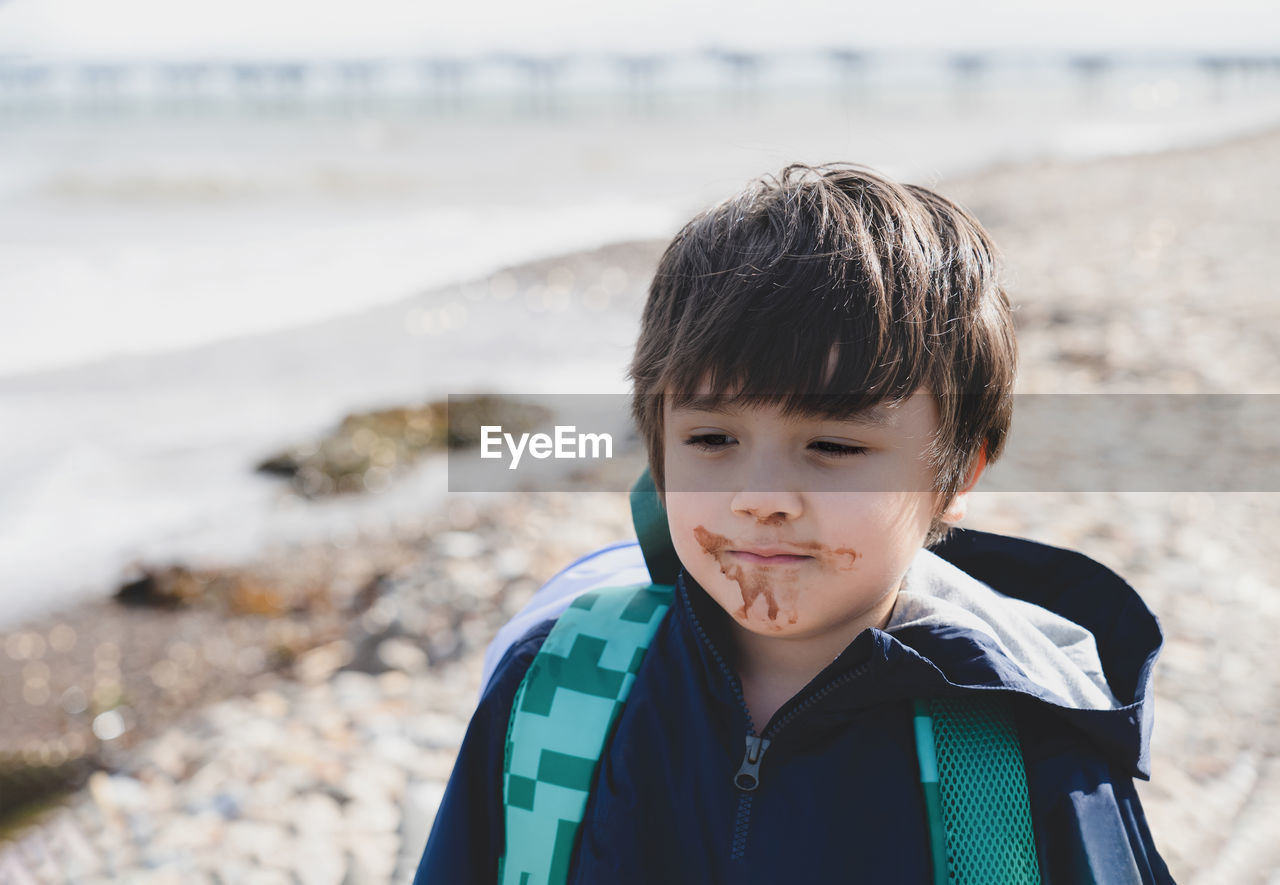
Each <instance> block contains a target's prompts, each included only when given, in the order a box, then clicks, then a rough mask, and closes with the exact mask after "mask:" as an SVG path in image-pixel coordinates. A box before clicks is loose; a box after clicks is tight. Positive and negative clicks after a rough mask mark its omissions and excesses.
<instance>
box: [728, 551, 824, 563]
mask: <svg viewBox="0 0 1280 885" xmlns="http://www.w3.org/2000/svg"><path fill="white" fill-rule="evenodd" d="M729 555H730V556H732V557H734V558H735V559H737V560H739V561H740V562H743V563H749V564H751V565H799V564H800V563H802V562H806V561H807V560H810V559H813V557H812V556H806V555H804V554H800V553H787V552H785V551H783V550H775V549H770V548H752V549H750V550H730V551H729Z"/></svg>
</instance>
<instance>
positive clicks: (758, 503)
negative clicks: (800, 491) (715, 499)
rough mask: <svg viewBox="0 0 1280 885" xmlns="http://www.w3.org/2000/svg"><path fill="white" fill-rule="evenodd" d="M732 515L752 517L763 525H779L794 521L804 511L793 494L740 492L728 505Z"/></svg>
mask: <svg viewBox="0 0 1280 885" xmlns="http://www.w3.org/2000/svg"><path fill="white" fill-rule="evenodd" d="M729 506H730V508H731V509H732V510H733V512H734V513H741V514H744V515H746V516H753V517H755V518H756V519H757V520H759V521H760V522H763V523H769V524H774V523H780V522H785V521H786V520H789V519H795V518H796V517H798V516H799V515H800V514H801V513H802V512H803V511H804V505H803V504H802V502H801V500H800V496H799V495H797V494H796V493H795V492H784V491H750V490H746V489H743V490H740V491H739V492H738V493H737V494H735V495H734V496H733V501H732V503H731V504H730V505H729Z"/></svg>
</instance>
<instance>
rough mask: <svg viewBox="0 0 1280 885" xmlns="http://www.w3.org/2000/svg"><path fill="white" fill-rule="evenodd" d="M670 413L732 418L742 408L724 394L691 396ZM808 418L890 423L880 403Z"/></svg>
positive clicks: (855, 422)
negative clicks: (848, 411) (849, 412)
mask: <svg viewBox="0 0 1280 885" xmlns="http://www.w3.org/2000/svg"><path fill="white" fill-rule="evenodd" d="M671 412H672V414H673V415H675V414H679V413H681V412H709V413H711V414H713V415H729V416H733V415H738V414H740V413H741V412H742V408H741V407H740V406H738V405H736V404H734V402H733V398H732V397H730V396H726V395H724V394H715V393H711V394H692V395H690V396H689V397H688V401H687V402H684V403H679V404H676V405H673V406H672V407H671ZM810 417H812V418H814V419H817V420H823V421H839V422H842V423H848V424H869V425H871V426H873V427H887V426H888V425H889V424H891V423H892V420H891V419H890V417H889V415H888V414H886V413H885V410H884V405H883V404H882V403H877V404H876V405H874V406H870V407H868V408H865V409H862V410H860V411H858V412H855V413H854V414H852V415H846V416H844V417H840V418H837V417H834V416H832V415H827V414H825V413H821V412H817V411H814V412H813V413H812V415H811V416H810Z"/></svg>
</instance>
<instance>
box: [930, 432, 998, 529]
mask: <svg viewBox="0 0 1280 885" xmlns="http://www.w3.org/2000/svg"><path fill="white" fill-rule="evenodd" d="M986 468H987V447H986V446H983V447H982V449H981V450H980V451H979V452H978V456H977V457H976V458H974V459H973V467H972V468H971V469H970V470H969V476H968V477H967V478H966V479H965V481H964V488H962V489H960V491H958V492H956V495H955V497H954V498H952V499H951V503H950V504H948V505H947V507H946V509H945V510H943V511H942V515H941V516H939V517H938V518H939V519H941V520H942V521H943V522H959V521H960V520H962V519H964V517H965V514H966V513H968V512H969V493H970V492H972V491H973V487H974V486H976V485H977V484H978V477H980V476H982V471H983V470H985V469H986Z"/></svg>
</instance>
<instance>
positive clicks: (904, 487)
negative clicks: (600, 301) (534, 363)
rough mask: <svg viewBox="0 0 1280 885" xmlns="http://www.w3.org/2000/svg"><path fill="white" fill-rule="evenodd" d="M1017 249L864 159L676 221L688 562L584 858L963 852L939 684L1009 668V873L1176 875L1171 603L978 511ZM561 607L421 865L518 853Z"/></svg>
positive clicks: (642, 677)
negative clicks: (510, 833) (1015, 758)
mask: <svg viewBox="0 0 1280 885" xmlns="http://www.w3.org/2000/svg"><path fill="white" fill-rule="evenodd" d="M997 273H998V266H997V261H996V253H995V249H994V247H993V245H992V244H991V242H990V240H989V238H988V236H987V234H986V232H985V231H984V230H983V229H982V228H981V226H980V225H979V224H978V223H977V222H976V221H975V220H974V219H973V218H972V217H971V216H970V215H969V214H968V213H966V212H965V211H964V210H963V209H961V208H959V207H958V206H956V205H954V204H953V203H951V202H950V201H948V200H947V199H945V198H943V197H941V196H939V195H937V194H935V193H932V192H931V191H928V190H926V189H923V188H918V187H912V186H903V185H899V184H896V183H893V182H891V181H888V180H886V179H884V178H883V177H880V176H878V175H876V174H874V173H872V172H870V171H867V170H865V169H862V168H859V167H852V166H842V165H841V166H828V167H819V168H810V167H804V166H791V167H788V168H787V169H785V170H783V172H782V173H781V175H780V176H779V177H778V178H776V179H762V180H761V181H759V182H756V183H755V184H753V185H752V186H751V187H750V188H749V189H747V190H746V191H744V192H743V193H741V194H739V195H738V196H736V197H735V198H733V199H731V200H729V201H727V202H725V203H723V204H721V205H719V206H717V207H714V208H712V209H710V210H708V211H707V212H704V213H703V214H701V215H699V216H698V217H697V218H695V219H694V220H693V221H692V222H690V223H689V225H687V226H686V227H685V228H684V230H683V231H681V233H680V234H679V235H678V236H677V237H676V238H675V240H674V241H673V242H672V244H671V245H670V246H669V248H668V249H667V251H666V253H665V254H664V255H663V258H662V261H661V263H660V265H659V268H658V271H657V274H656V276H655V278H654V281H653V284H652V287H651V290H650V295H649V300H648V303H647V305H646V307H645V311H644V318H643V324H642V329H641V333H640V338H639V342H638V344H637V347H636V353H635V358H634V361H633V363H632V368H631V378H632V379H633V381H634V385H635V397H634V401H633V413H634V415H635V418H636V421H637V424H638V425H639V427H640V430H641V432H642V434H643V436H644V439H645V442H646V446H647V449H648V456H649V470H648V475H649V476H651V478H652V484H653V489H654V490H655V491H656V493H657V494H656V498H657V500H658V501H660V502H661V504H662V509H661V510H659V509H657V508H656V507H655V508H653V512H656V513H657V514H658V516H657V517H656V518H652V519H650V518H647V517H644V516H643V514H644V512H645V510H644V508H643V507H642V508H640V509H637V511H636V512H637V524H636V530H637V533H638V535H639V537H640V539H641V545H640V546H641V548H642V552H643V559H644V564H645V566H646V567H647V571H648V574H649V575H650V577H651V579H652V581H653V582H654V583H655V584H671V585H674V593H673V596H672V601H671V607H670V609H669V611H667V612H666V614H665V615H664V616H663V618H662V620H661V621H660V622H659V623H658V624H657V627H656V630H657V632H656V633H655V634H654V635H653V637H652V641H651V644H650V645H649V646H648V650H647V651H646V652H645V653H644V656H643V658H642V659H641V660H640V662H639V664H638V669H636V670H635V671H634V683H633V685H632V688H631V691H630V695H629V697H628V698H627V700H626V702H625V705H624V706H623V707H622V709H621V713H620V715H619V716H618V718H617V720H616V724H615V726H614V728H613V732H612V734H611V735H610V736H609V738H608V742H607V744H606V746H605V747H604V750H603V752H602V755H601V757H600V761H599V765H598V768H596V769H595V770H594V771H593V772H591V773H590V778H589V780H590V792H589V799H588V801H587V805H586V809H585V815H584V817H583V819H582V822H581V827H580V830H578V831H577V833H576V835H575V836H574V841H573V843H572V859H571V861H570V862H569V864H568V868H567V881H569V882H576V883H622V882H635V883H675V882H698V883H709V882H762V883H764V882H845V881H849V882H874V883H886V882H887V883H899V882H907V883H916V882H919V883H924V882H930V881H934V879H933V876H935V875H937V874H938V870H937V869H935V864H933V862H932V861H931V854H930V843H929V840H930V833H929V820H930V816H929V815H930V811H929V809H928V808H927V807H926V804H927V803H926V798H924V796H923V795H922V791H921V788H920V787H921V781H922V779H923V778H922V770H923V768H924V766H925V763H923V762H920V761H918V760H919V759H920V758H923V757H918V755H917V753H916V751H915V749H914V747H915V746H916V742H915V740H914V739H913V704H914V703H915V702H916V701H917V699H921V698H940V699H956V700H959V701H961V702H965V703H968V702H970V701H971V700H972V699H974V698H978V697H986V698H991V697H997V696H998V697H1000V698H1003V699H1006V700H1007V701H1008V703H1009V705H1010V709H1011V710H1012V714H1011V715H1012V721H1013V724H1014V726H1015V727H1016V735H1017V743H1018V745H1020V748H1021V757H1022V759H1021V761H1022V763H1023V765H1024V767H1025V790H1024V793H1025V799H1024V800H1023V801H1024V806H1025V805H1026V804H1029V809H1030V818H1031V833H1032V835H1033V837H1034V846H1033V847H1032V848H1031V849H1030V850H1031V852H1032V854H1033V855H1034V860H1033V861H1032V862H1031V865H1032V866H1033V867H1037V868H1038V869H1032V870H1030V871H1025V870H1024V871H1015V870H1008V871H1002V875H1003V876H1004V877H1005V878H1004V881H1010V882H1023V881H1043V882H1053V883H1073V885H1074V883H1081V882H1099V883H1107V885H1110V883H1130V882H1132V883H1138V882H1142V883H1150V882H1169V881H1171V879H1170V877H1169V873H1168V870H1167V868H1166V867H1165V864H1164V862H1163V861H1162V860H1161V859H1160V857H1159V855H1158V854H1157V852H1156V849H1155V846H1154V844H1153V841H1152V837H1151V834H1150V832H1149V830H1148V827H1147V825H1146V820H1145V817H1144V815H1143V812H1142V808H1141V805H1140V803H1139V801H1138V797H1137V794H1136V793H1135V791H1134V787H1133V781H1132V778H1133V777H1135V776H1137V777H1142V778H1147V777H1149V769H1148V766H1149V760H1148V742H1149V737H1150V729H1151V722H1152V716H1151V699H1150V674H1151V668H1152V665H1153V663H1154V660H1155V657H1156V655H1157V653H1158V651H1159V647H1160V643H1161V640H1162V637H1161V634H1160V630H1159V626H1158V624H1157V622H1156V620H1155V618H1154V616H1153V615H1152V614H1151V613H1150V612H1149V611H1148V610H1147V608H1146V607H1145V606H1144V605H1143V603H1142V602H1141V600H1140V599H1139V598H1138V596H1137V594H1136V593H1135V592H1134V591H1133V590H1132V589H1131V588H1130V587H1129V586H1128V585H1127V584H1125V583H1124V582H1123V581H1122V580H1121V579H1119V578H1118V577H1117V576H1115V575H1114V574H1112V573H1111V572H1110V571H1108V570H1107V569H1105V568H1104V567H1102V566H1101V565H1098V564H1097V563H1095V562H1093V561H1092V560H1089V559H1087V558H1086V557H1084V556H1082V555H1080V554H1078V553H1073V552H1069V551H1064V550H1058V549H1054V548H1050V547H1046V546H1043V545H1040V544H1035V543H1032V542H1028V541H1021V540H1015V539H1012V538H1003V537H999V536H995V535H988V534H984V533H979V532H966V531H959V530H957V531H956V532H955V533H954V534H952V535H951V536H950V537H947V536H948V534H949V533H950V527H951V526H952V525H954V523H956V522H957V521H958V520H960V519H961V518H962V517H963V515H964V513H965V507H966V502H967V499H968V496H969V494H970V492H971V490H972V489H973V487H974V484H975V483H976V482H977V480H978V478H979V476H980V475H981V473H982V471H983V469H984V468H985V466H986V465H987V464H988V463H990V462H991V461H993V460H995V458H996V457H997V456H998V455H999V453H1000V449H1001V446H1002V444H1003V442H1004V438H1005V434H1006V432H1007V429H1008V426H1009V421H1010V417H1011V409H1012V388H1013V378H1014V363H1015V345H1014V340H1013V329H1012V322H1011V318H1010V313H1009V306H1008V302H1007V299H1006V297H1005V294H1004V292H1003V290H1002V289H1001V287H1000V284H999V281H998V279H997ZM637 494H639V495H641V496H642V495H643V493H642V492H638V493H637ZM930 547H936V549H935V550H932V551H931V550H930V549H928V548H930ZM551 626H552V622H551V621H547V622H545V623H542V624H539V625H538V626H535V627H534V628H533V629H532V630H530V631H529V632H528V633H526V634H525V635H524V636H523V638H521V639H520V640H519V641H517V642H516V643H515V644H514V645H512V646H511V647H510V648H509V649H508V650H507V651H506V653H505V655H504V656H503V658H502V660H501V662H500V663H499V664H498V666H497V668H496V671H495V673H494V675H493V678H492V679H491V680H490V681H489V682H488V685H487V688H486V690H485V693H484V695H483V697H482V699H481V702H480V705H479V707H478V709H477V710H476V713H475V715H474V717H473V719H472V722H471V726H470V728H469V730H468V732H467V735H466V738H465V740H464V742H463V746H462V749H461V751H460V753H459V756H458V760H457V763H456V767H455V769H454V773H453V776H452V778H451V780H450V783H449V786H448V789H447V790H446V793H445V797H444V800H443V802H442V804H441V806H440V810H439V812H438V816H437V818H436V823H435V827H434V829H433V831H432V834H431V838H430V840H429V841H428V844H427V847H426V851H425V853H424V856H423V858H422V862H421V865H420V867H419V871H418V881H419V882H431V883H454V882H493V881H495V880H496V878H497V874H498V869H499V858H500V857H502V856H503V855H504V850H505V847H506V846H505V843H504V839H505V835H504V821H503V801H504V799H503V759H504V752H505V743H506V741H507V736H508V722H509V719H510V714H511V708H512V703H513V697H514V696H515V693H516V691H517V688H518V686H519V685H520V682H521V680H522V678H523V677H524V675H525V673H526V671H528V670H529V668H530V664H531V661H532V660H533V658H534V656H535V654H536V653H537V651H538V649H539V647H540V646H541V644H542V643H543V641H544V640H545V639H546V637H547V635H548V632H549V631H550V629H551ZM914 709H918V707H917V708H914ZM744 739H745V753H744ZM1015 754H1016V751H1015ZM990 789H991V791H997V790H1002V789H1004V786H1003V784H992V785H991V787H990ZM943 876H944V877H945V873H943ZM1037 876H1038V878H1037Z"/></svg>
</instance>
